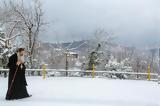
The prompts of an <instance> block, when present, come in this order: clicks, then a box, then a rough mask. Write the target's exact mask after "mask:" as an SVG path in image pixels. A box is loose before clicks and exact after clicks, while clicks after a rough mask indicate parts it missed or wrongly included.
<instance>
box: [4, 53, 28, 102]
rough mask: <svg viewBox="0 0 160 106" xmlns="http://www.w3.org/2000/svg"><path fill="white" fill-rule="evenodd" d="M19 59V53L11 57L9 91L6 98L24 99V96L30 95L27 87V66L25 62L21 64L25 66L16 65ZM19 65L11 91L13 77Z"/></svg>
mask: <svg viewBox="0 0 160 106" xmlns="http://www.w3.org/2000/svg"><path fill="white" fill-rule="evenodd" d="M17 61H18V56H17V53H15V54H13V55H12V56H11V57H10V58H9V63H8V67H9V77H8V91H7V94H6V100H13V99H22V98H26V97H29V94H28V92H27V88H26V86H27V82H26V78H25V69H26V67H25V65H24V64H21V65H23V68H21V67H20V66H17V65H16V63H17ZM17 67H18V70H17V73H16V77H15V80H14V82H13V84H12V87H11V90H10V92H9V88H10V86H11V82H12V79H13V77H14V74H15V71H16V69H17Z"/></svg>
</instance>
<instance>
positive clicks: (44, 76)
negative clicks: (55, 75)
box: [42, 64, 46, 79]
mask: <svg viewBox="0 0 160 106" xmlns="http://www.w3.org/2000/svg"><path fill="white" fill-rule="evenodd" d="M42 69H43V70H42V76H43V79H45V78H46V65H45V64H43V66H42Z"/></svg>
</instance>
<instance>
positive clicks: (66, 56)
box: [65, 50, 69, 77]
mask: <svg viewBox="0 0 160 106" xmlns="http://www.w3.org/2000/svg"><path fill="white" fill-rule="evenodd" d="M65 58H66V66H65V69H66V77H67V76H68V71H67V70H68V67H69V62H68V50H67V51H66V53H65Z"/></svg>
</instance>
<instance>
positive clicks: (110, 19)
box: [42, 0, 160, 45]
mask: <svg viewBox="0 0 160 106" xmlns="http://www.w3.org/2000/svg"><path fill="white" fill-rule="evenodd" d="M43 8H44V10H45V18H46V19H47V21H48V22H50V24H49V27H47V29H46V31H47V32H45V34H43V37H42V39H43V40H44V41H46V42H47V41H49V42H66V41H72V40H81V39H89V38H91V37H92V35H93V32H94V31H95V30H96V29H97V28H103V29H105V30H106V31H107V30H108V31H112V32H114V36H115V37H116V41H118V42H120V43H121V44H129V45H139V44H140V45H143V44H153V43H154V42H159V41H160V0H44V1H43Z"/></svg>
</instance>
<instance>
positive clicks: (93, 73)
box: [92, 64, 95, 78]
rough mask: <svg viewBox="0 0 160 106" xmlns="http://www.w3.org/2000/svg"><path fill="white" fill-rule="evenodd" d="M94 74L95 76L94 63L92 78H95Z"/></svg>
mask: <svg viewBox="0 0 160 106" xmlns="http://www.w3.org/2000/svg"><path fill="white" fill-rule="evenodd" d="M94 76H95V65H94V64H93V66H92V78H94Z"/></svg>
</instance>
